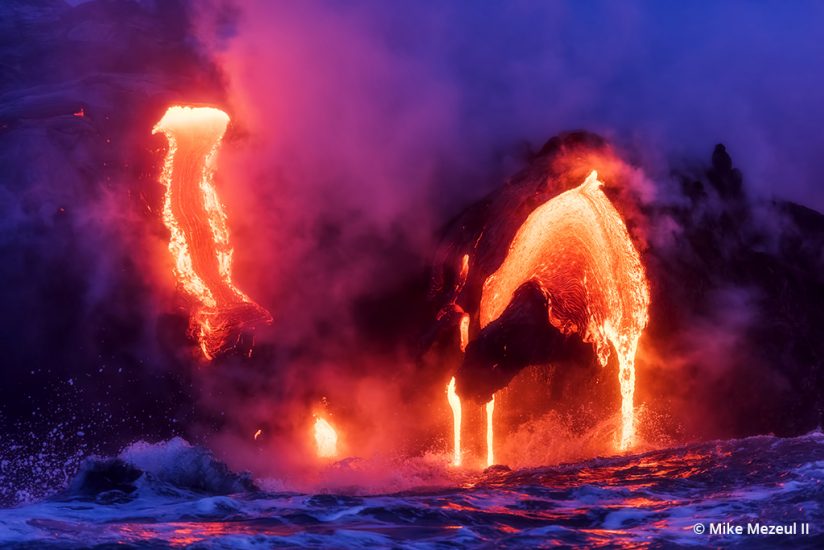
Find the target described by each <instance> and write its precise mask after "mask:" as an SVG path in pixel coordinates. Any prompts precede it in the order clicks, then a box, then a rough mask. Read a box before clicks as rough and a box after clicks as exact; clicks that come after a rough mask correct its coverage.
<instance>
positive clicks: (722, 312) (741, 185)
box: [429, 132, 824, 437]
mask: <svg viewBox="0 0 824 550" xmlns="http://www.w3.org/2000/svg"><path fill="white" fill-rule="evenodd" d="M593 152H594V154H596V155H597V156H600V157H601V158H607V159H609V158H613V155H614V153H613V152H612V150H611V149H610V148H609V145H608V144H607V143H606V142H604V141H603V140H602V139H600V138H598V137H597V136H593V135H592V134H588V133H584V132H580V133H571V134H564V135H561V136H559V137H557V138H553V139H552V140H550V141H549V142H548V143H547V145H546V146H545V147H544V148H543V149H542V150H541V152H540V153H539V154H538V155H536V157H535V158H534V160H533V162H532V164H531V165H530V166H529V167H528V168H527V169H525V170H524V171H523V172H521V173H520V174H518V175H516V176H515V177H513V178H512V179H511V180H510V181H508V182H507V183H506V184H505V185H504V186H503V187H502V188H501V189H500V190H498V191H496V192H494V193H492V194H491V195H490V196H488V197H486V198H485V199H484V200H483V201H481V202H480V203H478V204H475V205H473V206H471V207H469V208H468V209H467V210H466V211H465V212H464V213H463V214H462V215H461V216H459V217H458V218H456V219H455V220H454V221H453V222H452V223H451V225H450V226H449V227H448V228H447V230H446V231H445V234H444V238H443V244H442V247H441V249H440V255H439V256H438V263H437V265H436V266H435V270H434V273H435V277H434V283H433V289H432V296H433V302H434V303H436V304H439V307H442V308H444V310H447V309H448V310H450V311H452V310H458V311H459V313H460V312H463V311H465V312H467V313H469V314H470V316H471V318H472V325H471V326H472V330H471V333H472V334H473V338H472V340H471V341H470V343H469V345H468V347H467V349H466V353H465V354H463V355H461V354H457V353H455V352H454V351H444V352H443V353H444V354H445V355H444V357H447V358H446V359H444V360H443V361H441V364H446V365H449V367H447V368H449V369H451V370H452V372H457V389H458V392H459V394H461V395H464V396H465V397H469V398H471V399H473V400H476V401H479V402H483V401H485V400H488V399H489V397H490V395H491V394H492V393H493V392H494V391H496V390H498V389H500V388H502V387H504V386H506V385H507V384H508V383H509V382H510V381H511V380H512V379H513V377H514V376H516V375H517V374H518V372H520V371H521V370H522V369H524V368H526V367H528V366H532V365H543V366H545V367H546V368H547V369H548V372H549V373H550V376H549V386H550V388H548V389H549V391H550V394H551V395H552V400H554V402H552V403H548V406H550V407H553V408H560V409H574V408H575V407H576V406H579V405H580V403H583V402H586V403H588V404H589V405H593V404H594V406H595V407H596V408H603V410H605V411H607V410H609V405H607V403H612V404H613V405H614V404H615V403H617V400H616V393H617V378H616V379H614V380H613V378H612V376H613V375H612V374H609V373H610V372H611V371H610V369H611V368H612V367H611V366H610V367H609V368H607V369H600V368H596V367H594V365H595V360H594V355H593V351H592V347H591V346H590V345H588V344H584V343H583V342H581V340H580V337H579V336H578V335H576V334H573V335H569V336H563V335H561V334H560V333H559V332H558V331H557V330H556V329H555V328H554V327H552V325H550V324H549V323H548V322H547V320H546V315H545V311H546V303H545V300H546V297H545V296H544V295H543V294H541V293H540V292H539V291H538V290H537V289H535V288H531V284H527V285H525V286H524V287H522V288H521V290H520V291H519V293H518V295H517V297H516V299H513V301H512V303H511V304H510V306H509V308H508V309H507V311H506V313H505V314H504V315H503V316H502V317H501V318H500V319H499V320H498V321H496V322H494V323H491V324H490V325H488V326H487V327H485V328H484V329H483V330H479V327H478V324H477V314H478V307H479V302H480V290H481V288H482V285H483V282H484V280H485V279H486V277H488V276H489V274H491V273H493V272H494V271H495V269H497V267H498V266H499V265H500V263H501V261H502V259H503V257H504V255H505V253H506V250H507V247H508V246H509V242H510V241H511V239H512V237H513V235H514V233H515V231H517V228H518V227H519V226H520V225H521V223H523V221H524V219H525V218H526V216H527V215H528V214H529V213H530V212H531V211H532V210H533V209H534V208H535V207H536V206H537V205H539V204H542V203H543V202H545V201H546V200H548V199H549V198H551V197H552V196H555V195H557V194H558V193H560V192H562V191H563V190H565V189H568V188H569V187H570V186H571V185H574V184H575V182H579V180H582V178H581V174H578V173H575V172H572V173H571V172H569V171H568V170H565V168H566V166H565V165H563V164H561V163H559V159H561V158H565V159H569V158H570V156H572V157H573V158H574V157H576V156H578V157H581V156H584V155H589V154H593ZM615 176H616V177H612V178H610V181H611V182H612V184H607V188H606V189H605V191H606V193H607V194H608V195H609V196H610V198H611V199H612V200H613V202H614V204H615V205H616V207H617V208H618V210H619V211H620V212H621V213H622V214H623V215H624V217H625V219H626V220H627V225H628V226H629V227H630V232H631V234H632V235H633V238H634V240H636V246H637V247H638V248H639V250H641V255H642V261H643V262H644V264H645V267H646V270H647V275H648V278H649V280H650V285H651V294H652V296H651V307H650V322H649V325H648V328H647V330H646V332H645V335H644V336H643V338H642V341H641V349H640V350H639V355H638V366H637V371H638V384H637V394H636V395H637V399H636V402H640V403H645V404H646V405H645V406H647V407H648V409H649V410H651V411H653V412H656V413H660V414H662V415H664V416H666V417H667V418H668V421H667V422H668V423H670V424H671V426H672V427H673V430H675V431H678V432H679V433H682V434H685V435H688V436H698V437H700V436H723V435H749V434H755V433H766V432H774V433H779V434H795V433H803V432H805V431H808V430H810V429H813V428H815V427H816V426H817V425H819V424H820V422H821V419H822V398H821V388H822V387H824V380H822V363H824V339H822V338H821V337H820V331H821V328H820V327H821V326H823V325H822V323H824V216H822V215H821V214H819V213H817V212H815V211H812V210H810V209H808V208H805V207H803V206H800V205H796V204H792V203H786V202H763V201H762V202H759V201H755V200H753V199H751V198H750V197H748V196H747V193H746V184H745V180H744V178H743V176H742V174H741V172H740V171H738V170H737V169H735V168H734V165H733V162H732V159H731V158H730V156H729V154H728V153H727V151H726V150H725V148H724V146H723V145H718V146H717V147H716V148H715V150H714V152H713V154H712V157H711V163H710V165H709V167H707V168H705V169H700V170H696V171H695V172H694V173H689V174H687V173H683V174H674V178H673V179H674V180H675V181H676V182H677V183H678V186H679V189H678V191H677V193H675V195H676V196H668V197H667V200H666V201H664V200H660V201H658V202H657V203H653V204H646V205H643V206H639V203H637V202H636V203H634V204H633V200H634V198H633V197H632V196H631V193H630V192H629V191H628V190H627V189H623V190H622V189H621V185H622V184H624V183H625V182H622V179H621V174H620V173H616V174H615ZM659 195H661V196H663V195H664V193H661V194H659ZM670 195H671V193H670ZM464 254H469V255H470V258H471V259H470V268H469V273H468V277H467V281H466V284H465V285H463V286H462V287H461V288H460V290H459V291H458V292H456V291H455V287H456V285H455V284H454V283H455V281H456V280H457V277H458V273H459V266H460V265H461V264H460V261H461V257H462V256H463V255H464ZM542 313H544V314H543V315H542ZM459 318H460V315H458V314H454V313H453V314H452V315H442V316H441V320H440V321H439V323H438V324H437V327H436V328H435V329H433V331H432V332H430V334H429V338H430V341H435V342H438V343H437V344H436V345H435V346H433V348H432V349H435V350H450V349H453V348H455V347H456V346H457V338H458V328H457V320H458V319H459ZM436 335H437V336H436Z"/></svg>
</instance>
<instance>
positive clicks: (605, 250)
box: [479, 171, 649, 450]
mask: <svg viewBox="0 0 824 550" xmlns="http://www.w3.org/2000/svg"><path fill="white" fill-rule="evenodd" d="M601 186H602V182H600V181H599V180H598V173H597V172H596V171H593V172H592V173H591V174H590V175H589V177H587V178H586V180H585V181H584V183H582V184H581V185H580V186H578V187H576V188H574V189H571V190H569V191H566V192H564V193H562V194H560V195H558V196H556V197H554V198H553V199H550V200H549V201H547V202H546V203H544V204H543V205H541V206H539V207H538V208H536V209H535V210H534V211H533V212H532V213H531V214H530V215H529V217H528V218H527V219H526V221H525V222H524V223H523V225H522V226H521V227H520V228H519V229H518V232H517V233H516V235H515V237H514V239H513V240H512V244H511V245H510V248H509V251H508V253H507V256H506V258H505V259H504V262H503V263H502V264H501V266H500V267H499V268H498V270H497V271H496V272H495V273H493V274H492V275H490V276H489V277H488V278H487V280H486V281H485V282H484V286H483V292H482V295H481V309H480V319H479V320H480V326H481V327H482V328H483V327H484V326H486V325H487V324H489V323H490V322H492V321H494V320H495V319H497V318H498V317H499V316H500V315H501V314H502V313H503V311H504V309H506V307H507V305H508V304H509V302H510V301H511V300H512V296H513V294H514V292H515V291H516V290H517V289H518V287H520V286H521V285H522V284H524V283H525V282H527V281H530V280H531V281H534V282H536V283H538V284H539V285H541V286H542V287H543V289H544V291H545V292H546V293H547V296H548V298H549V304H550V305H549V311H548V316H549V321H550V322H551V323H552V324H553V325H554V326H555V327H556V328H558V329H559V330H560V331H562V332H563V333H565V334H569V333H573V332H577V333H580V334H581V336H582V338H583V340H584V341H586V342H592V343H594V345H595V349H596V352H597V355H598V359H599V361H600V363H601V364H602V365H606V364H607V361H608V359H609V353H610V347H609V345H610V344H612V347H613V348H614V349H615V351H616V354H617V356H618V363H619V381H620V385H621V420H622V426H621V427H622V429H621V440H620V444H619V446H620V448H621V449H622V450H624V449H627V448H629V447H630V446H631V445H632V441H633V438H634V431H635V427H634V407H633V397H634V392H635V352H636V349H637V346H638V338H639V337H640V336H641V333H642V332H643V330H644V328H645V327H646V325H647V320H648V308H649V283H648V282H647V278H646V274H645V272H644V267H643V265H642V264H641V259H640V257H639V254H638V251H637V250H636V249H635V247H634V246H633V244H632V240H631V239H630V236H629V233H628V232H627V228H626V225H625V224H624V221H623V220H622V219H621V216H620V214H619V213H618V211H617V210H616V209H615V207H614V206H613V205H612V203H611V202H610V200H609V198H608V197H607V196H606V195H605V194H604V192H603V191H602V189H601Z"/></svg>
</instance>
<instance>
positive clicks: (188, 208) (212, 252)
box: [152, 107, 272, 359]
mask: <svg viewBox="0 0 824 550" xmlns="http://www.w3.org/2000/svg"><path fill="white" fill-rule="evenodd" d="M228 124H229V116H228V115H227V114H226V113H224V112H223V111H221V110H219V109H214V108H212V107H170V108H169V109H168V110H167V111H166V114H165V115H164V116H163V118H161V119H160V121H159V122H158V123H157V125H155V127H154V129H153V131H152V133H158V132H161V133H163V134H164V135H165V136H166V139H167V140H168V141H169V150H168V153H167V154H166V159H165V162H164V165H163V172H162V174H161V176H160V182H161V183H162V184H163V186H164V187H165V189H166V193H165V199H164V203H163V221H164V223H165V224H166V227H167V228H168V229H169V232H170V233H171V238H170V240H169V250H170V251H171V253H172V256H173V258H174V261H175V268H174V269H175V275H176V277H177V280H178V283H179V284H180V286H181V287H182V288H183V289H184V291H185V292H186V293H187V294H189V295H190V296H192V297H193V298H194V299H195V300H196V301H197V302H198V309H197V310H196V311H195V313H193V315H192V327H193V329H194V332H195V333H196V335H197V339H198V342H199V344H200V348H201V349H202V350H203V354H204V355H205V356H206V357H207V358H208V359H211V358H213V357H214V356H215V355H216V354H217V353H219V352H220V351H223V350H224V349H225V348H226V347H227V343H228V340H229V339H230V338H231V337H232V336H233V335H237V333H238V331H239V330H240V329H242V328H244V327H248V326H250V325H252V324H254V323H260V322H263V323H269V322H271V320H272V317H271V315H269V312H268V311H266V310H265V309H263V308H262V307H260V306H259V305H257V304H256V303H254V302H253V301H252V300H251V299H250V298H249V297H248V296H246V294H244V293H243V292H241V291H240V289H238V288H237V287H236V286H235V285H234V284H233V282H232V253H233V250H232V246H231V244H230V242H229V230H228V228H227V223H226V213H225V212H224V211H223V206H222V205H221V203H220V200H219V199H218V195H217V191H216V190H215V187H214V185H213V182H212V180H213V173H214V164H215V158H216V156H217V152H218V149H219V148H220V142H221V140H222V139H223V134H224V132H225V131H226V127H227V125H228Z"/></svg>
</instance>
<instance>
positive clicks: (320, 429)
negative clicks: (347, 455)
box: [314, 417, 338, 458]
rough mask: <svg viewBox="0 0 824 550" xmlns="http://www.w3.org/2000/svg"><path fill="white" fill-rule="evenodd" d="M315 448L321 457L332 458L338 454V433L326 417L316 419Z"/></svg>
mask: <svg viewBox="0 0 824 550" xmlns="http://www.w3.org/2000/svg"><path fill="white" fill-rule="evenodd" d="M314 432H315V448H316V450H317V453H318V456H319V457H321V458H332V457H335V456H337V454H338V433H337V432H336V431H335V428H333V427H332V425H331V424H330V423H329V422H327V421H326V420H325V419H323V418H320V417H317V418H316V419H315V427H314Z"/></svg>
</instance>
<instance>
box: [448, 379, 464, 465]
mask: <svg viewBox="0 0 824 550" xmlns="http://www.w3.org/2000/svg"><path fill="white" fill-rule="evenodd" d="M446 398H447V400H448V401H449V406H450V407H451V408H452V433H453V438H454V444H453V447H452V464H453V465H454V466H460V465H461V398H460V397H458V394H457V393H455V377H454V376H453V377H452V380H450V381H449V385H448V386H447V387H446Z"/></svg>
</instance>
